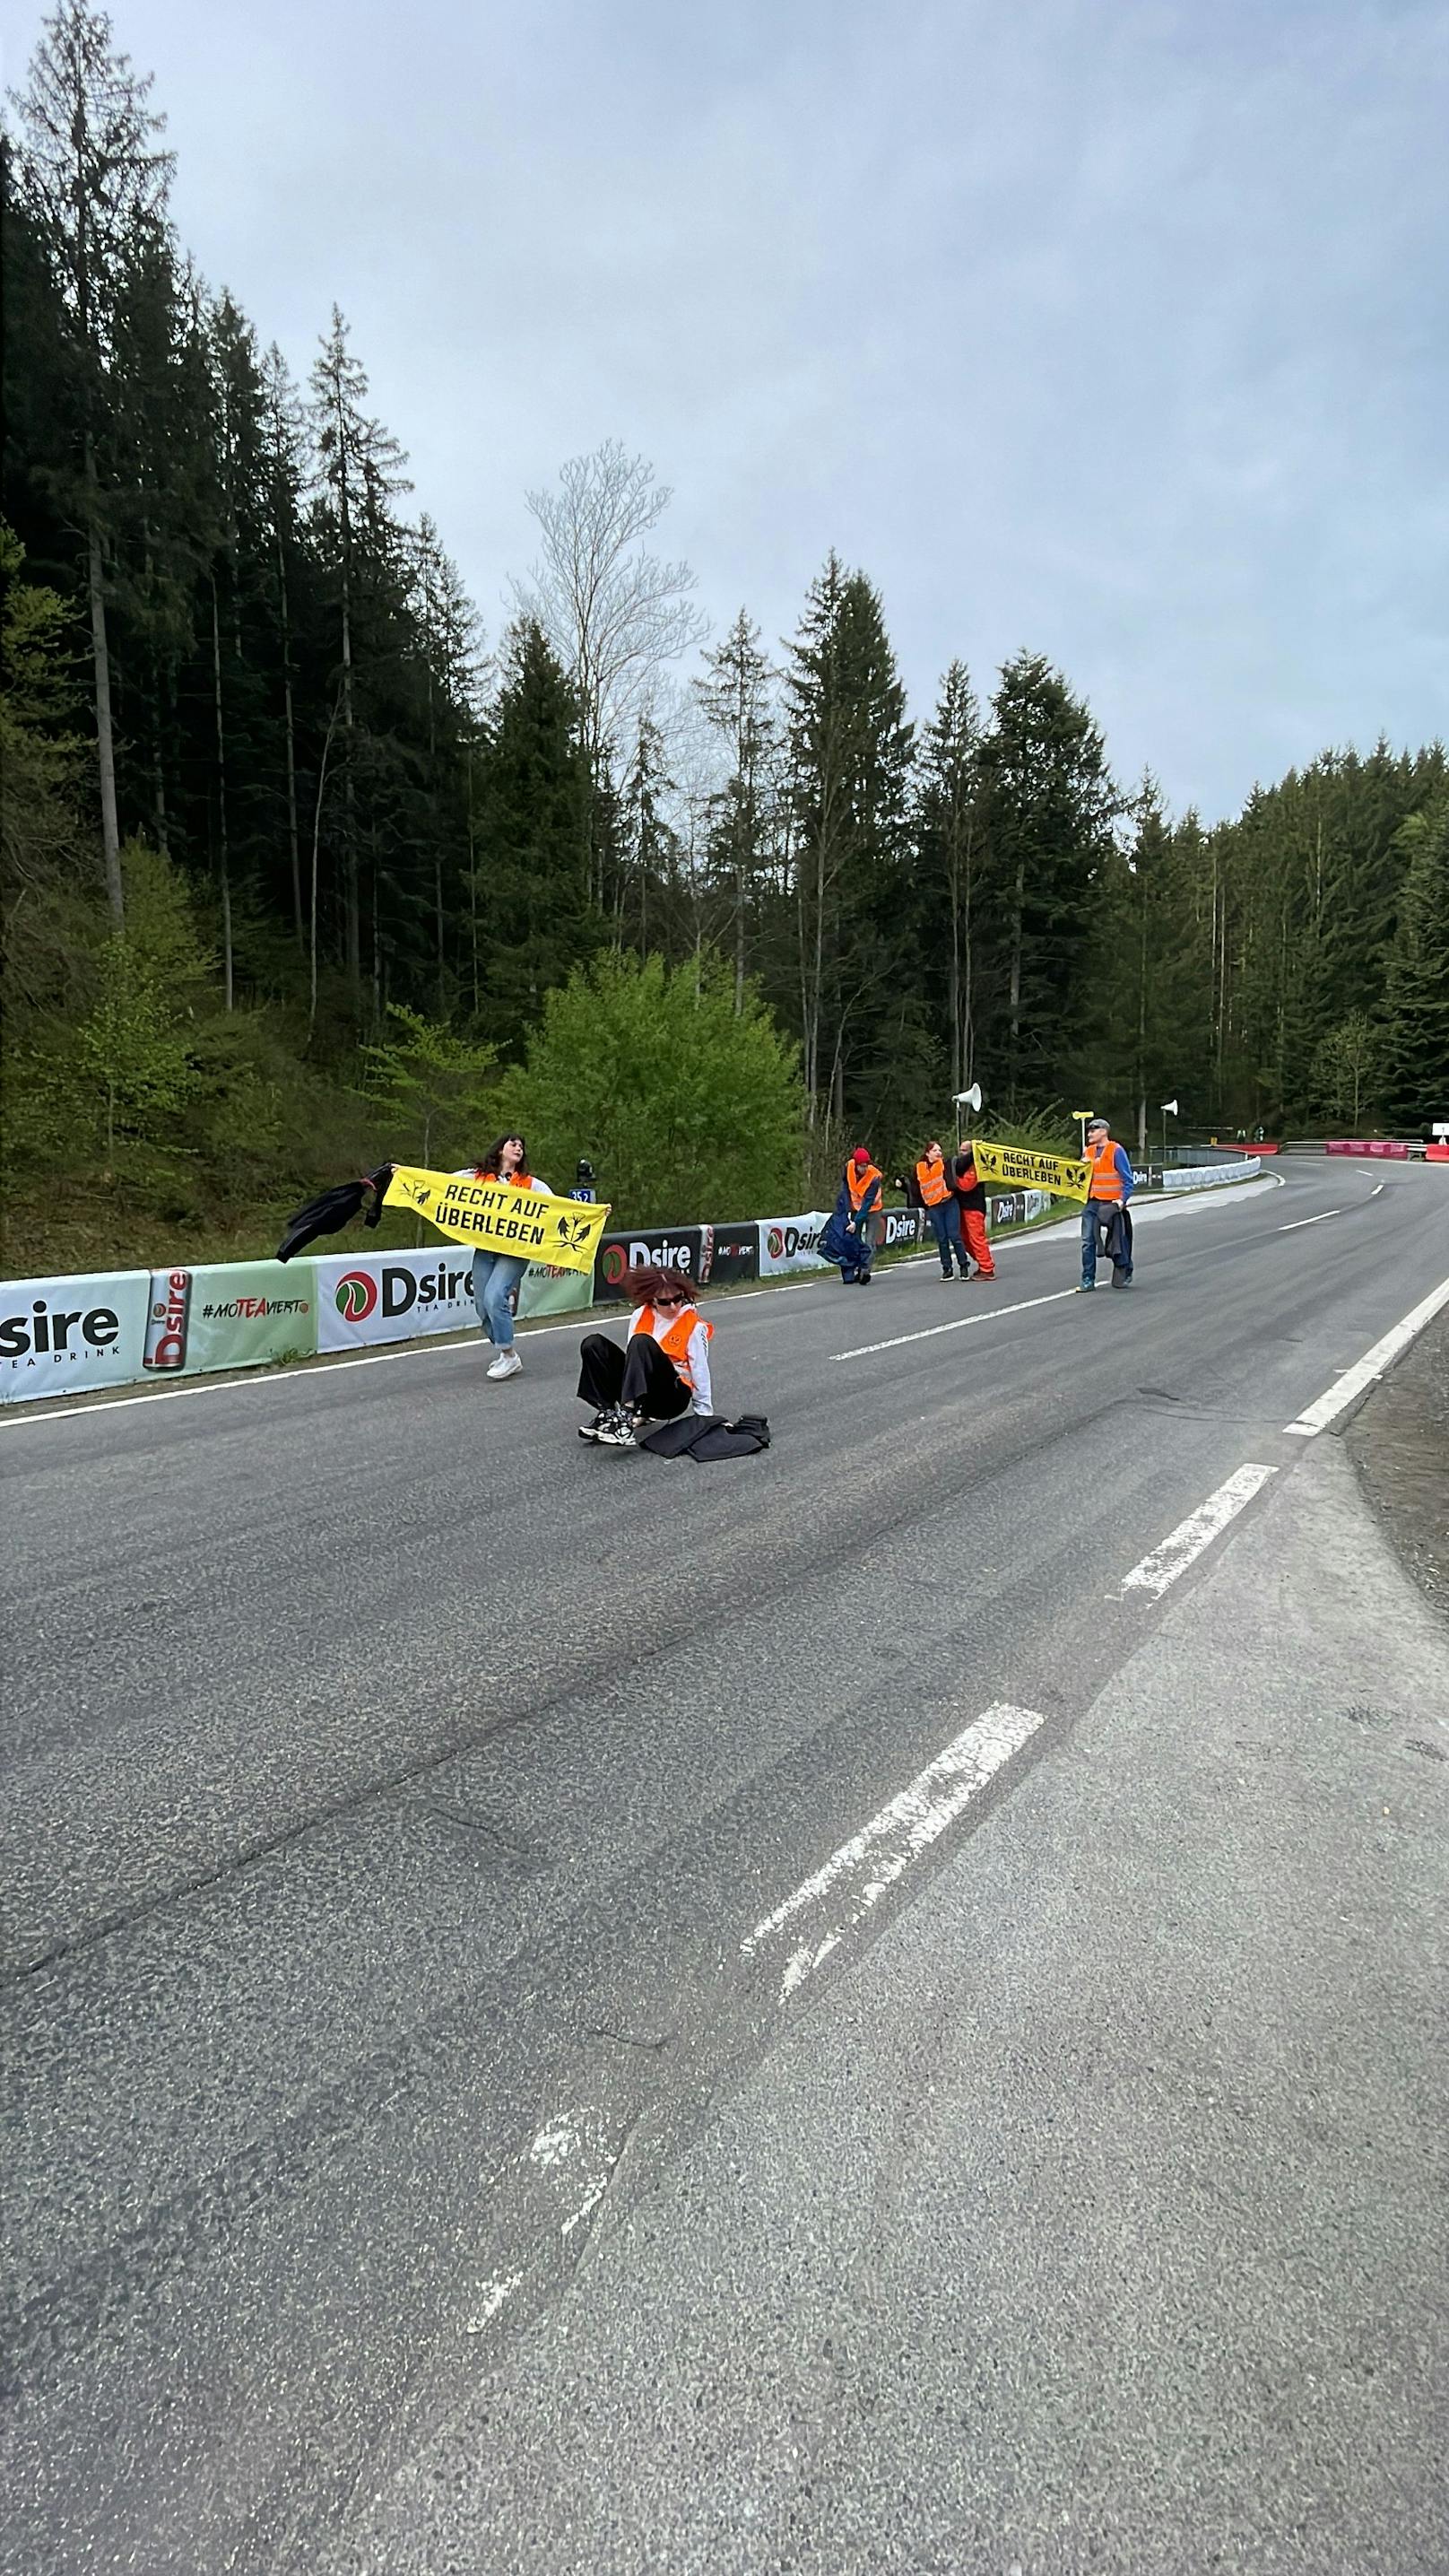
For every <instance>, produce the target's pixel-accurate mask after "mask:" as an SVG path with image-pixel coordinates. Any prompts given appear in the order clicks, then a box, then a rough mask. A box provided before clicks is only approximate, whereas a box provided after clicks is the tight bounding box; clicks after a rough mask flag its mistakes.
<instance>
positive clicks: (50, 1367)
mask: <svg viewBox="0 0 1449 2576" xmlns="http://www.w3.org/2000/svg"><path fill="white" fill-rule="evenodd" d="M150 1301H151V1273H150V1271H149V1270H103V1271H93V1272H91V1273H88V1274H87V1275H86V1276H85V1277H83V1278H70V1279H7V1280H5V1281H4V1282H3V1283H0V1404H26V1403H31V1404H33V1403H35V1402H37V1401H38V1400H39V1399H40V1398H42V1397H44V1396H48V1395H83V1394H89V1393H90V1391H91V1389H92V1388H94V1387H100V1386H125V1385H127V1384H129V1382H130V1381H131V1380H132V1379H133V1378H138V1377H139V1376H140V1374H141V1362H142V1359H143V1357H144V1354H145V1349H146V1317H147V1313H148V1310H149V1306H150Z"/></svg>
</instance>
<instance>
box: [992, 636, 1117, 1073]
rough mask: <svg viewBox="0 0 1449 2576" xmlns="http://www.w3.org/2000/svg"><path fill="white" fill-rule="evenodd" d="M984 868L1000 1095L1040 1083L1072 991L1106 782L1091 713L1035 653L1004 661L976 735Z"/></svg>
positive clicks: (1066, 1030) (1102, 849) (1105, 814)
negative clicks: (985, 725)
mask: <svg viewBox="0 0 1449 2576" xmlns="http://www.w3.org/2000/svg"><path fill="white" fill-rule="evenodd" d="M980 757H981V777H982V787H983V798H982V811H983V819H984V825H985V841H986V851H985V870H984V882H983V886H982V894H983V900H984V903H985V904H986V905H987V906H988V907H989V910H990V914H991V917H992V918H991V929H992V946H993V950H994V961H993V962H994V964H995V967H996V973H997V979H998V991H999V994H1000V996H1001V998H1000V1000H999V1002H998V1005H997V1008H996V1009H995V1011H994V1012H993V1014H992V1021H991V1028H990V1043H989V1047H988V1048H987V1055H988V1061H989V1063H990V1065H991V1067H992V1070H993V1072H994V1073H995V1076H996V1080H997V1081H998V1082H999V1084H1000V1085H1001V1087H1002V1088H1003V1089H1005V1090H1006V1091H1007V1092H1008V1094H1011V1095H1015V1094H1018V1093H1022V1094H1025V1093H1027V1092H1035V1093H1036V1094H1037V1096H1038V1097H1039V1096H1041V1094H1042V1093H1043V1092H1044V1091H1045V1092H1046V1093H1048V1094H1049V1093H1050V1092H1051V1091H1052V1090H1053V1089H1054V1088H1055V1087H1056V1084H1057V1082H1058V1080H1059V1079H1060V1068H1061V1066H1062V1063H1063V1060H1064V1058H1065V1056H1066V1055H1067V1053H1068V1051H1069V1049H1070V1046H1071V1043H1072V1037H1073V1029H1074V1024H1075V1023H1076V1021H1077V1018H1078V1015H1079V1013H1080V1011H1081V1008H1082V1004H1083V1001H1084V993H1083V978H1084V970H1085V964H1086V955H1087V945H1088V940H1089V936H1090V928H1091V915H1092V906H1093V902H1094V897H1095V894H1096V891H1097V888H1098V885H1099V883H1100V879H1101V875H1102V871H1103V868H1104V865H1105V863H1106V860H1107V856H1108V853H1109V851H1110V848H1111V834H1110V824H1111V819H1112V815H1113V812H1114V810H1115V808H1116V803H1117V799H1116V793H1115V790H1114V788H1113V785H1112V781H1111V778H1110V777H1109V775H1108V771H1107V758H1106V749H1105V746H1104V744H1103V740H1102V736H1101V734H1100V732H1099V731H1098V729H1097V726H1096V725H1095V724H1094V723H1093V721H1092V718H1091V715H1090V713H1089V711H1088V709H1087V708H1086V706H1085V705H1084V704H1083V703H1082V701H1081V700H1080V699H1078V698H1074V697H1073V696H1072V694H1071V691H1070V690H1069V689H1068V687H1067V684H1066V682H1065V680H1064V679H1063V678H1062V676H1061V674H1060V673H1059V672H1057V671H1054V670H1052V668H1051V667H1050V665H1049V664H1048V663H1047V662H1046V660H1045V659H1044V658H1043V656H1042V655H1041V654H1039V653H1038V654H1033V653H1019V654H1017V655H1016V656H1015V658H1014V659H1013V660H1012V661H1009V662H1007V663H1006V664H1005V665H1004V667H1003V669H1002V673H1001V678H1000V682H999V684H998V687H997V690H996V693H995V696H994V697H993V699H992V702H991V723H990V726H989V729H988V731H987V733H986V736H985V738H984V740H983V742H982V745H981V755H980Z"/></svg>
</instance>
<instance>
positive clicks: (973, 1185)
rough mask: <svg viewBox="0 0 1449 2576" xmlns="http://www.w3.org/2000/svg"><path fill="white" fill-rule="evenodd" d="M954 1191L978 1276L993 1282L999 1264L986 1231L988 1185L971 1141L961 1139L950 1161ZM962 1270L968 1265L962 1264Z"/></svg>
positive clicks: (967, 1245) (964, 1235) (963, 1231)
mask: <svg viewBox="0 0 1449 2576" xmlns="http://www.w3.org/2000/svg"><path fill="white" fill-rule="evenodd" d="M951 1189H952V1192H953V1195H954V1197H955V1200H956V1205H957V1207H958V1208H959V1209H960V1212H961V1238H962V1241H963V1242H964V1244H965V1246H966V1249H967V1251H968V1252H969V1253H970V1255H971V1258H972V1260H973V1261H974V1262H975V1264H976V1269H975V1273H974V1275H975V1277H976V1278H978V1279H994V1278H995V1277H996V1264H995V1262H994V1261H993V1260H992V1258H991V1238H990V1236H989V1235H988V1233H987V1231H986V1184H985V1182H984V1181H983V1180H982V1179H981V1178H980V1176H979V1174H978V1172H977V1169H976V1157H975V1155H974V1154H973V1153H972V1151H971V1140H970V1138H969V1137H967V1136H963V1137H962V1139H961V1151H960V1153H959V1154H955V1155H953V1156H952V1159H951ZM962 1267H963V1268H964V1267H965V1265H964V1263H963V1265H962Z"/></svg>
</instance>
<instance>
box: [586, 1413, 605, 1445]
mask: <svg viewBox="0 0 1449 2576" xmlns="http://www.w3.org/2000/svg"><path fill="white" fill-rule="evenodd" d="M608 1419H609V1417H608V1414H607V1413H596V1414H595V1416H594V1418H593V1421H592V1422H581V1423H580V1424H579V1438H580V1439H581V1440H602V1438H603V1436H604V1425H605V1423H606V1422H607V1421H608Z"/></svg>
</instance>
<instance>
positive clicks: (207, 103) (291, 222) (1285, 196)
mask: <svg viewBox="0 0 1449 2576" xmlns="http://www.w3.org/2000/svg"><path fill="white" fill-rule="evenodd" d="M0 11H3V25H4V29H5V35H6V47H5V51H6V76H7V78H8V79H9V80H10V81H11V82H18V81H19V80H20V79H22V78H23V73H24V66H25V63H26V60H27V59H28V56H29V53H30V50H31V47H32V45H33V42H34V39H35V33H36V30H37V28H38V25H39V21H40V17H41V14H42V13H41V11H40V10H39V9H38V8H31V7H29V6H27V5H23V4H22V0H0ZM112 18H113V24H114V27H115V32H116V36H117V40H118V41H119V42H120V43H121V44H122V45H123V46H124V47H125V48H126V49H127V50H128V51H129V52H130V53H131V55H132V56H133V58H134V60H135V62H136V65H137V67H138V68H139V69H142V70H151V71H154V72H155V74H156V90H155V99H156V103H157V104H158V105H160V106H161V107H162V108H164V109H165V110H166V112H167V114H168V116H169V120H170V131H169V140H170V141H171V143H172V144H173V145H174V146H175V148H176V151H177V153H178V155H179V168H178V173H177V182H176V191H175V201H174V202H175V211H176V216H177V221H178V225H179V229H180V232H181V235H182V238H183V240H184V241H185V242H186V243H187V245H188V246H189V247H190V248H191V249H192V251H193V252H194V253H195V255H196V257H197V258H198V260H199V262H200V264H201V266H202V268H203V270H204V272H205V274H206V276H207V277H208V279H209V280H210V282H211V283H212V284H213V285H215V286H221V285H223V284H225V285H227V286H230V288H231V289H232V291H233V293H234V294H235V295H236V296H237V298H238V300H239V301H240V302H241V303H242V304H243V306H244V307H245V309H246V310H247V312H248V314H249V315H250V317H251V319H252V321H253V322H254V323H255V325H256V328H257V330H258V332H259V334H260V336H261V338H262V339H263V341H266V340H269V339H272V338H275V339H277V340H278V341H279V342H280V343H281V346H282V348H283V349H284V351H285V352H286V354H287V356H288V358H289V359H290V360H291V362H292V364H293V366H294V367H295V368H296V369H297V371H298V372H299V373H305V371H306V369H307V367H308V366H309V364H310V362H311V357H312V352H313V348H314V344H315V340H316V336H317V333H318V332H319V330H320V329H321V328H322V327H323V325H324V324H325V322H326V319H327V315H328V310H329V307H330V305H331V303H332V302H333V300H334V298H335V299H336V300H337V301H338V302H339V303H340V304H341V306H342V308H343V310H344V312H345V313H346V314H347V315H348V317H349V319H350V321H351V323H352V326H353V344H354V347H355V348H356V350H357V352H358V354H359V356H360V357H361V358H362V359H363V361H364V363H365V365H366V366H367V368H368V370H369V372H370V375H371V378H372V386H373V397H374V403H375V407H376V408H377V409H378V411H379V412H380V413H381V414H382V416H383V417H384V419H385V420H386V421H387V422H388V424H389V425H390V426H391V427H392V428H393V429H394V431H395V432H396V434H397V435H398V437H399V438H400V439H401V440H402V442H403V444H404V446H405V447H406V448H407V449H408V450H409V452H410V455H411V459H412V468H411V470H412V474H413V478H414V481H415V484H416V493H415V497H414V500H413V503H412V507H413V509H414V510H415V511H416V510H420V509H423V508H426V509H428V510H430V511H431V512H432V514H433V516H434V517H435V518H436V520H437V521H438V523H439V526H440V529H441V532H442V536H443V540H444V542H445V544H446V545H447V547H448V548H449V551H450V552H451V553H452V554H453V555H455V556H456V558H457V559H458V561H459V563H460V564H461V567H462V570H463V573H464V577H465V579H466V580H467V582H468V584H469V587H470V588H471V590H472V591H473V593H474V595H475V597H476V598H477V600H478V602H479V605H480V608H481V609H482V612H483V615H484V618H485V620H486V623H487V626H488V630H489V633H490V637H495V638H496V636H497V633H498V631H499V628H500V626H501V624H502V622H503V619H504V614H505V606H506V596H507V584H508V576H509V575H510V574H511V573H515V572H519V573H521V572H523V571H524V570H526V567H527V564H528V562H529V560H530V556H531V552H532V545H531V523H530V521H529V519H528V517H527V513H526V509H525V505H524V498H523V496H524V492H525V489H526V488H527V487H528V486H529V485H530V484H537V483H539V482H542V481H547V480H549V479H551V477H552V476H553V474H554V473H555V472H556V470H557V467H558V465H559V463H560V462H561V460H562V459H563V458H564V457H566V456H569V455H572V454H576V453H578V452H579V451H581V450H583V449H587V448H591V447H593V446H595V445H597V443H598V442H599V441H600V440H601V439H603V438H605V437H608V436H614V437H618V438H620V439H622V440H624V441H625V442H626V443H627V444H628V445H629V446H630V447H632V448H637V449H640V450H642V451H643V452H644V453H645V454H646V455H648V456H649V457H651V458H652V459H653V460H654V462H655V463H656V465H657V466H658V469H659V471H660V473H661V475H662V476H663V477H664V479H665V480H666V481H668V482H669V483H670V484H672V485H673V487H674V492H675V500H674V503H673V506H672V508H671V510H670V513H669V516H668V519H667V520H666V522H665V528H664V532H663V534H664V542H665V545H666V548H667V550H668V551H669V552H671V553H680V554H684V555H686V556H687V557H688V558H689V560H690V561H691V562H692V563H693V565H694V567H695V569H696V571H697V572H698V574H699V578H700V594H701V598H702V601H703V604H704V606H705V608H706V610H707V612H708V614H709V615H710V617H711V619H712V621H713V622H714V623H715V625H716V626H719V625H722V624H724V623H725V622H727V621H728V620H729V619H730V618H731V617H732V615H733V614H734V612H735V610H736V609H737V608H738V607H739V606H740V604H741V603H742V602H743V603H745V604H747V605H748V607H749V608H750V610H751V612H752V614H753V615H755V616H756V617H757V618H758V619H759V620H760V622H761V624H762V625H763V627H764V630H765V634H766V636H767V638H768V639H770V640H771V641H772V642H774V641H775V640H776V639H778V638H779V637H781V636H783V635H785V634H788V632H789V631H790V630H791V629H792V627H793V626H794V624H795V622H796V619H797V617H798V614H799V608H800V603H801V600H802V597H803V594H804V591H805V587H806V585H807V583H808V581H809V580H810V578H811V576H812V574H813V573H814V572H815V570H816V569H817V568H818V566H819V564H820V562H821V560H822V558H823V557H824V555H825V553H826V551H827V549H828V548H829V547H831V546H835V547H837V548H838V549H839V551H840V552H841V554H842V555H843V556H844V557H845V558H846V560H847V561H848V562H850V563H852V564H859V565H861V566H862V567H863V568H864V569H865V570H866V571H867V572H868V573H869V574H870V576H871V577H872V579H873V580H874V581H875V582H876V583H877V584H878V585H879V586H880V588H881V590H882V592H883V594H884V599H885V606H886V615H887V619H888V622H889V626H890V630H891V634H892V636H893V639H894V642H895V646H896V650H897V653H898V655H899V657H900V661H901V665H902V669H903V672H904V675H905V678H906V681H907V684H908V687H909V689H910V693H911V699H912V712H913V714H914V715H915V716H916V717H917V719H918V720H919V719H921V718H923V717H924V716H925V715H926V714H927V713H928V712H929V706H930V701H931V699H932V697H933V695H934V692H935V688H936V684H937V681H938V679H939V675H940V673H941V671H942V669H943V668H944V666H945V664H946V663H947V662H948V661H949V660H950V658H951V657H952V656H953V655H955V654H960V655H961V656H962V657H963V658H964V659H965V660H966V661H967V663H968V664H969V666H970V668H971V671H972V674H973V677H974V678H975V679H976V681H977V683H978V686H980V687H981V688H982V689H983V691H989V689H990V686H991V683H992V677H993V673H994V671H995V668H996V665H997V664H998V663H999V662H1000V660H1001V659H1002V657H1003V656H1004V655H1005V654H1007V653H1009V652H1011V651H1013V650H1015V649H1016V648H1017V647H1019V646H1022V645H1027V646H1030V647H1032V648H1033V649H1036V650H1040V651H1042V652H1045V653H1046V654H1048V655H1049V656H1050V657H1051V658H1052V660H1053V661H1055V662H1056V663H1058V664H1059V665H1060V666H1061V668H1062V669H1063V670H1064V671H1065V672H1066V673H1067V675H1068V677H1069V679H1070V680H1071V681H1072V683H1073V684H1074V686H1076V687H1077V688H1078V689H1080V690H1081V691H1082V692H1083V693H1084V694H1085V695H1086V696H1087V698H1088V699H1089V700H1090V702H1091V704H1092V707H1093V709H1094V711H1095V712H1096V714H1097V716H1098V718H1099V720H1100V722H1101V723H1102V724H1103V726H1104V728H1105V730H1106V734H1107V740H1108V746H1109V751H1110V754H1111V757H1112V760H1113V763H1114V766H1115V767H1116V769H1117V771H1118V774H1119V775H1120V776H1121V777H1123V778H1124V779H1127V780H1131V779H1133V778H1134V777H1135V776H1136V775H1137V774H1138V773H1139V772H1140V771H1141V769H1142V768H1143V767H1144V765H1150V766H1151V767H1152V768H1153V769H1154V770H1155V771H1156V773H1157V774H1158V776H1159V777H1160V778H1161V780H1162V782H1163V785H1164V787H1165V790H1166V792H1167V794H1168V797H1169V799H1170V800H1171V802H1172V803H1173V805H1174V806H1176V807H1177V808H1179V809H1181V808H1182V807H1184V806H1186V805H1187V804H1188V803H1190V802H1196V803H1197V804H1199V806H1200V807H1201V808H1202V810H1203V811H1204V813H1205V815H1208V816H1215V815H1217V814H1219V813H1222V812H1225V811H1229V810H1231V809H1233V808H1234V807H1235V806H1236V805H1237V804H1238V803H1239V802H1240V801H1241V799H1242V797H1243V796H1244V795H1245V794H1246V792H1247V791H1248V789H1249V788H1250V787H1251V785H1252V783H1253V781H1254V779H1255V778H1264V779H1267V778H1271V777H1275V776H1277V775H1278V774H1280V773H1281V771H1282V770H1284V769H1285V768H1286V767H1288V766H1289V764H1290V763H1292V762H1295V761H1303V760H1305V759H1308V758H1311V756H1312V755H1313V753H1314V752H1315V751H1316V750H1318V749H1319V748H1320V747H1321V746H1323V745H1324V744H1327V743H1343V742H1348V741H1356V742H1358V743H1360V744H1363V745H1368V744H1370V743H1372V741H1373V740H1374V738H1375V737H1376V735H1377V734H1378V733H1379V731H1380V730H1382V731H1384V732H1386V733H1388V735H1389V736H1390V738H1391V739H1392V740H1393V741H1395V742H1396V743H1404V742H1407V743H1418V742H1420V741H1423V740H1427V739H1429V738H1431V737H1433V736H1434V735H1435V734H1442V733H1444V732H1445V731H1446V730H1449V577H1446V576H1449V561H1446V558H1449V468H1446V458H1449V435H1446V433H1449V330H1446V313H1445V286H1446V277H1449V256H1446V254H1449V149H1446V141H1445V138H1446V135H1449V6H1446V5H1445V0H1430V4H1429V5H1424V0H1360V5H1350V0H1078V5H1073V0H732V5H730V6H728V7H726V6H720V7H717V8H707V7H703V6H700V5H699V0H694V5H690V0H511V5H507V6H505V5H500V0H410V5H402V0H387V5H382V0H114V6H113V9H112Z"/></svg>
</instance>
